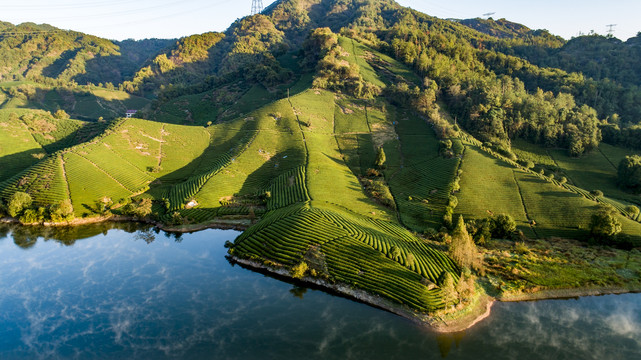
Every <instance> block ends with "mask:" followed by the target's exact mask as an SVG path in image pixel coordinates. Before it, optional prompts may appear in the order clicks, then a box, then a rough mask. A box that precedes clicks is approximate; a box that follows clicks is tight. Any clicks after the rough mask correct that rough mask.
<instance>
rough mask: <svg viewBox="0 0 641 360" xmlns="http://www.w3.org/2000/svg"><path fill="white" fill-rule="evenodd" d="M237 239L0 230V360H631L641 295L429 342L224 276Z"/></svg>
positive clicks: (363, 313)
mask: <svg viewBox="0 0 641 360" xmlns="http://www.w3.org/2000/svg"><path fill="white" fill-rule="evenodd" d="M238 234H239V233H238V232H236V231H232V230H205V231H200V232H197V233H193V234H182V235H173V234H169V233H164V232H157V231H154V230H153V229H151V228H144V227H140V226H138V225H132V224H101V225H93V226H85V227H81V228H67V229H64V228H63V229H44V230H39V229H29V228H19V227H17V228H14V227H11V226H8V225H0V359H5V360H6V359H121V360H122V359H303V358H304V359H410V358H411V359H441V358H447V359H466V358H474V359H542V358H545V359H547V358H554V359H640V358H641V294H626V295H609V296H600V297H585V298H580V299H578V300H547V301H538V302H523V303H497V304H495V305H494V307H493V309H492V315H491V316H490V317H489V318H488V319H486V320H484V321H483V322H481V323H480V324H478V325H477V326H475V327H474V328H472V329H470V330H467V331H465V332H462V333H457V334H449V335H439V334H435V333H433V332H431V331H429V330H428V329H424V328H422V327H420V326H417V325H415V324H413V323H411V322H409V321H407V320H405V319H403V318H401V317H398V316H396V315H393V314H390V313H387V312H385V311H382V310H378V309H375V308H372V307H370V306H367V305H364V304H360V303H357V302H354V301H351V300H349V299H345V298H342V297H339V296H334V295H330V294H327V293H325V292H323V291H320V290H313V289H308V288H304V287H298V286H295V285H293V284H291V283H288V282H284V281H281V280H278V279H274V278H272V277H269V276H265V275H263V274H260V273H256V272H253V271H250V270H247V269H244V268H242V267H239V266H232V265H231V264H230V263H229V262H228V261H227V260H226V259H225V254H226V249H225V248H224V246H223V245H224V242H225V241H226V240H233V239H234V238H235V237H236V236H237V235H238ZM56 239H57V240H56Z"/></svg>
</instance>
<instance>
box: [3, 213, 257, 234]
mask: <svg viewBox="0 0 641 360" xmlns="http://www.w3.org/2000/svg"><path fill="white" fill-rule="evenodd" d="M110 221H113V222H137V223H143V224H149V225H153V226H155V227H157V228H158V229H160V230H163V231H166V232H173V233H192V232H196V231H201V230H205V229H220V230H238V231H245V230H247V229H248V228H249V227H250V226H251V225H252V223H251V221H250V220H248V219H214V220H211V221H208V222H204V223H198V224H185V225H167V224H163V223H161V222H158V221H153V220H145V219H139V218H136V217H133V216H125V215H109V216H95V217H88V218H75V219H73V220H71V221H65V222H55V223H54V222H46V221H45V222H43V223H31V224H23V223H21V222H20V221H18V219H16V218H12V217H4V218H0V223H3V224H16V225H21V226H45V227H63V226H78V225H90V224H100V223H104V222H110Z"/></svg>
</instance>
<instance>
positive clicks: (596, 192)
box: [590, 190, 603, 199]
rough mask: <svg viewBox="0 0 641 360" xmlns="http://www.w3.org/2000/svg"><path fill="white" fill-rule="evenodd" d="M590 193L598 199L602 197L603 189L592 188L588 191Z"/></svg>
mask: <svg viewBox="0 0 641 360" xmlns="http://www.w3.org/2000/svg"><path fill="white" fill-rule="evenodd" d="M590 195H592V196H594V197H595V198H597V199H599V198H602V197H603V191H601V190H592V191H590Z"/></svg>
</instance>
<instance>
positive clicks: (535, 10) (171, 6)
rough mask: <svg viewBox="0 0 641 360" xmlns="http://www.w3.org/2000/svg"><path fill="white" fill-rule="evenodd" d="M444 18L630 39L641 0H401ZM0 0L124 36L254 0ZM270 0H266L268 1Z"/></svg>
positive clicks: (15, 14)
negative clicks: (610, 27)
mask: <svg viewBox="0 0 641 360" xmlns="http://www.w3.org/2000/svg"><path fill="white" fill-rule="evenodd" d="M397 1H398V2H399V3H400V4H401V5H404V6H409V7H412V8H414V9H416V10H420V11H422V12H424V13H427V14H429V15H433V16H437V17H440V18H474V17H480V16H483V14H485V13H491V12H494V13H495V14H494V15H492V17H493V18H495V19H498V18H506V19H508V20H511V21H514V22H518V23H522V24H524V25H527V26H529V27H531V28H534V29H548V30H550V31H551V32H552V33H554V34H556V35H560V36H562V37H564V38H566V39H569V38H571V37H572V36H577V35H578V34H579V32H583V33H589V32H590V31H591V30H594V31H595V32H597V33H599V34H605V33H606V31H607V27H606V25H608V24H617V26H616V27H615V28H614V30H615V32H614V35H615V36H616V37H618V38H620V39H623V40H626V39H627V38H629V37H632V36H635V35H636V34H637V32H639V31H641V22H639V20H638V17H639V14H641V1H639V0H611V1H603V0H601V1H596V0H583V1H581V2H578V1H574V0H572V1H570V0H555V1H553V0H538V1H531V0H529V1H516V0H512V1H507V0H484V1H478V0H451V1H442V0H397ZM7 2H9V1H8V0H0V20H2V21H8V22H11V23H14V24H18V23H22V22H26V21H31V22H35V23H48V24H51V25H54V26H57V27H60V28H63V29H72V30H77V31H82V32H85V33H89V34H93V35H97V36H101V37H105V38H109V39H115V40H122V39H127V38H134V39H141V38H150V37H156V38H175V37H181V36H186V35H192V34H200V33H203V32H207V31H222V30H224V29H226V28H227V27H228V26H229V25H230V24H231V23H232V22H233V21H234V20H236V19H237V18H240V17H243V16H245V15H248V14H249V12H250V9H251V0H180V1H178V0H153V1H152V0H138V1H131V0H53V1H52V0H20V1H11V2H9V3H10V5H3V4H2V3H7ZM271 2H272V1H271V0H263V5H265V6H267V5H268V4H270V3H271Z"/></svg>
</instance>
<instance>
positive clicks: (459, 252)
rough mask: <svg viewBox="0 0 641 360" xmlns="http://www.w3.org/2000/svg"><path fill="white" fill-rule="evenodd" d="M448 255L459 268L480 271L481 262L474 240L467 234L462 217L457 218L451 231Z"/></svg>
mask: <svg viewBox="0 0 641 360" xmlns="http://www.w3.org/2000/svg"><path fill="white" fill-rule="evenodd" d="M449 255H450V257H451V258H452V260H454V261H455V262H456V263H457V264H458V265H459V266H461V267H462V268H464V269H465V268H467V269H475V270H479V271H480V270H481V262H480V259H479V256H478V255H479V254H478V250H477V249H476V245H475V244H474V240H473V239H472V237H471V236H470V235H469V234H468V232H467V228H466V227H465V221H464V220H463V216H462V215H461V216H459V218H458V221H457V222H456V226H455V227H454V230H453V231H452V243H451V244H450V249H449Z"/></svg>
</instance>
